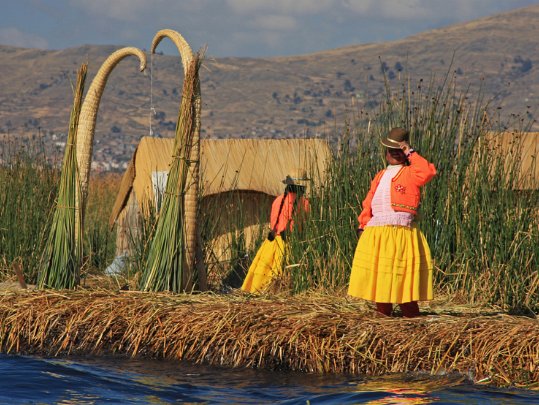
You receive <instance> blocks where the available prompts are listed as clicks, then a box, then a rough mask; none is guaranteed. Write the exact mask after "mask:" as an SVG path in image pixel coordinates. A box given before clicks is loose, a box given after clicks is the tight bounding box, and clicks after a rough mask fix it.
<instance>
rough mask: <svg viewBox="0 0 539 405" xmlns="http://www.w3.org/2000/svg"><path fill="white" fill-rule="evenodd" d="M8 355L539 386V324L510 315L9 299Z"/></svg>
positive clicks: (77, 295) (285, 303) (198, 299)
mask: <svg viewBox="0 0 539 405" xmlns="http://www.w3.org/2000/svg"><path fill="white" fill-rule="evenodd" d="M0 319H2V320H3V321H2V322H1V324H0V348H1V350H2V351H3V352H10V353H21V352H24V353H34V354H45V355H63V354H87V355H99V354H111V353H113V354H124V355H130V356H149V357H159V358H168V359H186V360H189V361H194V362H198V363H208V364H213V365H226V366H233V367H260V368H270V369H280V370H301V371H306V372H319V373H333V372H335V373H350V374H369V375H381V374H388V373H398V372H413V371H416V372H429V373H431V374H443V373H450V372H459V373H463V374H466V375H471V376H472V378H474V379H475V380H485V379H486V380H487V381H489V382H490V383H493V384H497V385H512V384H514V385H519V386H526V385H527V386H532V385H533V384H534V383H536V382H537V381H539V322H538V321H537V320H536V319H530V318H524V317H514V316H508V315H494V316H492V315H491V316H485V315H480V314H475V315H473V314H468V316H463V317H455V316H447V315H430V316H423V317H420V318H415V319H404V318H379V317H376V316H375V314H374V312H372V311H370V310H368V309H365V307H362V306H361V305H360V304H358V303H357V302H355V301H349V300H347V299H345V298H336V297H329V296H313V295H310V296H297V297H283V298H278V299H272V300H271V301H269V300H265V299H263V298H256V299H253V298H250V297H247V296H236V295H228V296H215V295H206V294H202V295H192V296H188V295H169V294H145V293H140V292H124V293H111V292H105V291H93V292H87V291H75V292H69V291H67V292H65V293H59V292H43V291H40V292H26V293H18V294H15V293H7V292H5V293H3V294H2V295H0Z"/></svg>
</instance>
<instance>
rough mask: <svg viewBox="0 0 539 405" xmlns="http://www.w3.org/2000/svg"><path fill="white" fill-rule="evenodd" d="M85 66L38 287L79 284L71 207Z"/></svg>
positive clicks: (77, 231)
mask: <svg viewBox="0 0 539 405" xmlns="http://www.w3.org/2000/svg"><path fill="white" fill-rule="evenodd" d="M87 67H88V65H87V64H82V65H81V67H80V69H79V71H78V75H77V84H76V87H75V89H74V100H73V108H72V110H71V116H70V119H69V130H68V135H67V141H66V147H65V152H64V161H63V165H62V174H61V177H60V186H59V189H58V198H57V201H56V206H55V211H54V214H53V217H52V223H51V226H50V231H49V235H48V238H47V241H46V242H45V247H44V252H43V256H42V258H41V263H40V273H39V276H38V286H39V288H55V289H63V288H74V287H75V286H76V285H77V284H78V283H79V278H80V266H81V260H82V234H81V228H80V226H79V227H77V226H76V223H78V224H80V223H81V212H80V211H79V210H77V209H76V208H75V201H76V196H77V193H78V192H79V189H80V187H79V185H78V167H77V157H76V146H75V145H76V134H77V128H78V124H79V116H80V109H81V104H82V95H83V93H84V82H85V80H86V73H87ZM77 217H78V218H77Z"/></svg>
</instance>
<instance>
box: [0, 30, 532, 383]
mask: <svg viewBox="0 0 539 405" xmlns="http://www.w3.org/2000/svg"><path fill="white" fill-rule="evenodd" d="M164 41H165V42H168V43H169V44H168V45H170V44H173V46H174V50H175V52H176V51H177V53H178V54H177V55H176V56H175V58H178V56H179V58H180V61H181V63H179V64H178V71H177V80H178V83H181V86H180V87H178V92H177V94H176V96H175V97H176V101H177V106H175V111H176V113H177V116H176V117H174V120H175V122H173V127H174V137H158V136H154V135H155V134H154V133H153V129H152V119H154V121H155V116H154V115H152V114H151V113H150V124H149V127H150V129H149V133H148V134H147V136H142V137H140V140H139V141H138V142H137V146H136V149H135V151H134V152H133V153H132V154H131V155H130V156H129V157H128V158H129V160H128V163H127V164H126V165H125V169H123V170H122V171H118V170H117V171H98V170H95V165H93V156H94V153H93V149H94V146H95V145H97V140H96V138H95V133H96V127H97V126H99V125H100V124H101V122H102V121H101V120H100V115H101V114H104V112H103V107H104V106H101V108H100V105H101V104H102V98H103V99H105V98H106V97H107V93H106V92H105V89H106V88H107V87H110V86H111V85H112V84H113V82H114V81H115V80H116V79H119V76H116V75H114V74H113V72H114V71H115V69H117V67H120V66H124V68H125V69H127V68H130V69H131V70H132V71H133V72H134V73H133V74H135V73H136V74H137V75H146V76H149V79H148V81H149V82H150V83H153V82H154V81H156V80H157V79H156V78H155V77H154V76H153V75H154V74H155V71H157V72H159V63H160V59H159V58H158V57H157V55H158V52H157V50H158V49H159V46H160V44H161V43H162V42H164ZM209 59H210V58H209V57H208V56H207V55H206V49H205V48H202V49H200V50H198V51H195V50H193V49H192V48H191V46H190V45H189V43H188V42H187V40H186V39H185V38H184V36H183V35H182V34H180V33H179V32H177V31H175V30H172V29H163V30H160V31H158V32H157V33H156V34H155V36H154V37H153V41H152V42H151V45H150V46H149V49H148V50H147V51H145V50H141V49H139V48H136V47H129V46H128V47H123V48H117V49H116V48H115V49H114V50H113V51H112V52H110V53H109V54H108V56H107V57H106V58H105V60H104V61H103V62H102V63H100V64H97V62H96V60H93V59H92V58H91V57H89V58H82V59H81V60H79V62H78V64H77V68H76V70H73V74H72V77H71V88H72V92H71V93H68V94H65V95H64V98H63V99H62V100H61V101H58V103H59V104H60V103H61V104H63V105H62V106H58V108H60V107H61V108H64V107H65V108H66V111H67V108H70V113H69V115H67V114H66V116H65V128H66V130H67V132H66V135H67V136H66V138H65V143H64V144H62V150H61V152H62V155H61V156H59V157H58V159H56V160H54V159H51V158H50V156H49V155H48V153H47V152H45V150H47V147H48V146H47V145H40V144H39V142H38V140H36V142H35V143H34V145H33V147H32V148H19V147H18V146H17V145H16V143H13V142H12V140H11V139H10V138H8V137H2V138H1V139H0V142H2V143H3V148H2V155H1V158H0V162H1V165H0V184H1V185H2V187H1V188H0V271H1V273H0V275H1V278H2V279H1V280H0V281H1V284H0V285H1V288H0V349H1V351H2V353H4V354H29V355H41V356H58V357H68V356H118V357H136V358H157V359H171V360H187V361H190V362H193V363H196V364H207V365H212V366H224V367H228V368H257V369H269V370H283V371H298V372H304V373H316V374H329V373H336V374H345V375H362V376H364V375H367V376H386V375H391V374H395V373H408V374H416V375H429V376H431V375H432V376H458V378H461V379H463V380H466V381H470V382H471V383H473V384H483V385H486V386H495V387H519V388H526V389H531V390H537V389H539V321H538V318H537V316H538V314H539V162H538V160H537V159H538V156H539V133H538V132H534V131H533V129H534V128H535V127H534V126H533V124H534V120H533V117H531V118H530V115H529V114H528V115H527V114H526V111H524V113H523V114H522V115H518V114H513V115H512V116H511V117H509V118H507V120H502V118H501V116H500V114H499V110H497V109H496V108H493V106H492V104H491V100H490V99H489V98H488V97H486V96H485V95H484V94H482V92H481V90H480V89H478V90H477V91H476V87H475V85H474V86H467V84H466V85H463V79H462V77H460V74H459V73H456V67H455V66H450V65H449V62H447V66H446V74H445V75H434V74H433V75H431V76H429V77H417V76H414V73H413V72H408V71H407V69H402V70H399V74H398V77H396V78H393V77H392V78H391V79H390V78H389V77H388V76H389V70H384V69H382V73H383V74H384V91H383V92H380V93H379V94H378V96H377V97H378V99H376V100H375V101H376V105H375V107H374V108H371V109H370V110H367V109H364V108H362V107H358V108H357V109H356V110H355V112H353V113H350V115H349V116H347V117H344V118H342V122H340V123H338V124H337V123H335V126H334V128H333V129H332V130H331V131H332V134H333V135H334V136H331V137H330V136H309V134H308V133H307V132H306V133H305V136H298V137H286V136H275V137H272V138H271V139H269V138H259V137H252V138H246V137H244V138H223V139H217V138H212V137H208V136H204V133H205V132H204V126H205V121H204V117H205V116H206V115H205V112H204V108H205V105H206V104H205V94H204V92H203V89H204V86H203V85H202V83H204V75H205V74H206V73H207V71H209V70H211V69H208V68H207V66H206V64H207V63H209V62H208V61H209ZM100 62H101V61H100ZM371 62H372V63H373V65H376V64H380V63H382V62H381V60H373V61H371ZM534 63H535V62H534ZM66 69H67V68H66ZM70 69H71V68H70ZM298 69H301V67H299V68H298ZM535 69H536V68H535ZM90 72H91V73H90ZM391 72H392V71H391ZM122 79H123V80H125V77H124V78H122ZM115 91H118V90H117V89H116V90H115ZM152 91H153V90H152ZM242 97H245V98H248V97H249V94H243V95H242ZM275 97H277V96H274V98H275ZM298 97H299V96H298ZM152 102H153V100H150V102H149V103H150V104H151V103H152ZM150 107H153V106H151V105H150ZM525 109H526V107H525ZM146 116H147V112H146V111H145V112H143V113H141V117H139V119H140V122H144V120H145V119H146ZM152 117H153V118H152ZM335 121H336V119H335ZM144 125H146V124H144ZM153 125H154V126H155V122H154V123H153ZM146 132H148V130H146ZM118 142H122V140H121V138H119V139H118Z"/></svg>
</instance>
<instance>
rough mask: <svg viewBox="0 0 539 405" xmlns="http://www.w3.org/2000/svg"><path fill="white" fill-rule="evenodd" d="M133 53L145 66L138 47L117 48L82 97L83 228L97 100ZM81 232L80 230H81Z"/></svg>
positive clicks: (79, 157)
mask: <svg viewBox="0 0 539 405" xmlns="http://www.w3.org/2000/svg"><path fill="white" fill-rule="evenodd" d="M131 55H134V56H136V57H138V59H139V61H140V71H143V70H144V69H145V68H146V55H145V54H144V52H142V51H141V50H140V49H138V48H134V47H126V48H122V49H118V50H117V51H115V52H113V53H112V54H110V55H109V57H108V58H107V59H106V60H105V61H104V62H103V64H102V65H101V67H100V68H99V70H98V72H97V74H96V75H95V77H94V79H93V81H92V84H91V85H90V88H89V89H88V93H87V94H86V97H85V98H84V103H83V104H82V108H81V112H80V125H79V129H78V131H77V164H78V167H79V173H80V189H81V192H80V195H81V201H77V207H79V206H80V211H81V214H82V215H81V218H82V222H81V224H79V226H80V227H81V228H83V226H82V225H83V222H84V211H85V209H86V196H87V194H88V179H89V177H90V167H91V164H92V152H93V145H94V134H95V123H96V119H97V110H98V109H99V102H100V101H101V96H102V95H103V91H104V90H105V85H106V84H107V80H108V78H109V76H110V74H111V73H112V70H113V69H114V68H115V67H116V65H117V64H118V63H120V61H122V59H124V58H126V57H127V56H131ZM81 234H82V231H81Z"/></svg>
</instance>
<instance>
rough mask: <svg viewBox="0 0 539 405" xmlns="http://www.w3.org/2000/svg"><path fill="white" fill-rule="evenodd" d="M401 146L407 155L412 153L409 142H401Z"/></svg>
mask: <svg viewBox="0 0 539 405" xmlns="http://www.w3.org/2000/svg"><path fill="white" fill-rule="evenodd" d="M399 146H400V148H401V149H402V151H403V152H404V153H405V154H406V155H408V153H409V152H410V149H411V147H410V144H409V143H408V141H401V142H399Z"/></svg>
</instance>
